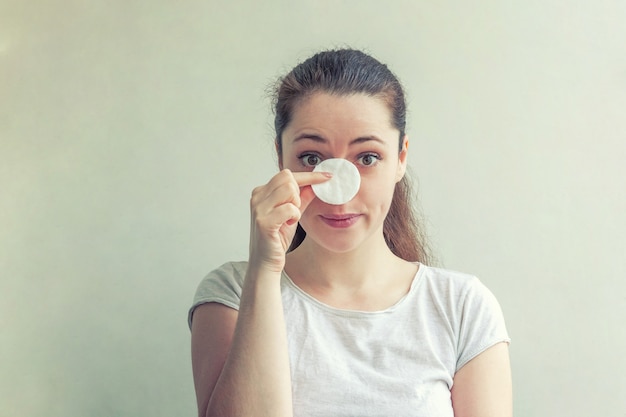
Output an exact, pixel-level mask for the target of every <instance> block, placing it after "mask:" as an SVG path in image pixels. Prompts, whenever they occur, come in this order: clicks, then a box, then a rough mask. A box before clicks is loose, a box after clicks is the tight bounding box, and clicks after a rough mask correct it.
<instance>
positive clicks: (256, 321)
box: [207, 267, 292, 417]
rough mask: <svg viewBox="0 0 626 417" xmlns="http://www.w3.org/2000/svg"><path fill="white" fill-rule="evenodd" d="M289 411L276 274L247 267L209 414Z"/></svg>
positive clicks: (286, 361) (274, 415) (286, 416)
mask: <svg viewBox="0 0 626 417" xmlns="http://www.w3.org/2000/svg"><path fill="white" fill-rule="evenodd" d="M253 415H254V416H272V417H283V416H284V417H289V416H291V415H292V403H291V377H290V370H289V355H288V350H287V336H286V331H285V320H284V315H283V307H282V300H281V294H280V277H279V276H276V273H263V272H260V271H259V270H255V269H254V268H253V267H251V268H249V270H248V275H247V276H246V281H245V283H244V287H243V292H242V296H241V304H240V308H239V315H238V318H237V326H236V330H235V334H234V338H233V342H232V345H231V348H230V352H229V354H228V358H227V360H226V363H225V364H224V368H223V370H222V373H221V375H220V377H219V379H218V381H217V384H216V386H215V389H214V390H213V394H212V395H211V399H210V401H209V406H208V410H207V416H211V417H212V416H221V417H227V416H238V417H243V416H253Z"/></svg>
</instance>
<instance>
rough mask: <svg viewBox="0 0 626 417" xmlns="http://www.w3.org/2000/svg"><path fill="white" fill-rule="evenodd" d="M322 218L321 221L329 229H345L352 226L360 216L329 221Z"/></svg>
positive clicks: (326, 218)
mask: <svg viewBox="0 0 626 417" xmlns="http://www.w3.org/2000/svg"><path fill="white" fill-rule="evenodd" d="M321 217H322V221H323V222H324V223H326V224H327V225H329V226H330V227H336V228H338V229H345V228H346V227H350V226H352V225H353V224H354V223H356V222H357V221H358V220H359V217H361V216H360V215H356V216H350V217H346V218H342V219H330V218H328V217H324V216H321Z"/></svg>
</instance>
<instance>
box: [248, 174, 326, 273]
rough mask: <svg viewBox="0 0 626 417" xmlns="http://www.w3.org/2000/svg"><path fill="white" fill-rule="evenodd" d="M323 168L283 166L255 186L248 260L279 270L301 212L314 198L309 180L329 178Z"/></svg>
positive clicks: (251, 205) (263, 266) (271, 269)
mask: <svg viewBox="0 0 626 417" xmlns="http://www.w3.org/2000/svg"><path fill="white" fill-rule="evenodd" d="M331 176H332V175H331V174H329V173H325V172H291V171H290V170H288V169H284V170H282V171H280V172H279V173H278V174H276V175H275V176H274V177H273V178H272V179H271V180H270V181H269V182H268V183H267V184H265V185H262V186H260V187H257V188H255V189H254V190H253V191H252V198H251V199H250V216H251V219H250V221H251V223H250V263H251V264H252V265H255V266H256V267H259V268H264V269H266V270H267V271H271V272H281V271H282V270H283V267H284V266H285V253H286V252H287V249H288V248H289V245H290V244H291V241H292V240H293V237H294V235H295V233H296V228H297V225H298V220H300V217H301V216H302V213H304V211H305V210H306V208H307V207H308V206H309V204H310V203H311V201H313V199H314V198H315V194H314V193H313V190H312V189H311V187H310V186H311V185H312V184H317V183H321V182H324V181H328V180H329V179H330V178H331Z"/></svg>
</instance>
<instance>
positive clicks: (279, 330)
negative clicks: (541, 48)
mask: <svg viewBox="0 0 626 417" xmlns="http://www.w3.org/2000/svg"><path fill="white" fill-rule="evenodd" d="M399 136H400V135H399V132H398V130H397V129H395V128H394V127H393V126H392V124H391V115H390V113H389V109H388V108H387V106H386V103H385V102H384V101H383V100H381V99H380V98H376V97H371V96H366V95H363V94H354V95H349V96H337V95H329V94H326V93H316V94H314V95H313V96H311V97H309V98H307V99H306V100H304V101H303V102H301V103H300V104H299V105H298V106H297V107H296V108H295V110H294V114H293V118H292V121H291V123H290V124H289V125H288V126H287V128H286V129H285V131H284V132H283V137H282V139H283V149H282V158H281V160H280V161H279V163H280V168H281V171H280V172H279V173H278V174H276V175H275V176H274V177H273V178H272V179H271V180H270V181H269V182H268V183H267V184H265V185H262V186H260V187H257V188H256V189H255V190H254V191H253V192H252V197H251V200H250V210H251V233H250V258H249V266H248V272H247V275H246V277H245V281H244V287H243V292H242V297H241V304H240V309H239V312H237V311H235V310H233V309H230V308H228V307H225V306H223V305H220V304H215V303H208V304H204V305H201V306H200V307H198V308H197V309H196V311H195V313H194V320H193V322H192V363H193V371H194V382H195V388H196V394H197V399H198V410H199V414H198V415H199V416H259V415H268V416H292V415H293V411H292V399H291V380H290V372H289V358H288V350H287V336H286V334H285V324H284V317H283V309H282V301H281V293H280V277H281V272H282V271H283V269H284V270H285V271H286V272H287V273H288V274H289V276H290V277H291V279H292V280H293V281H294V282H295V283H296V284H297V285H298V286H299V287H300V288H302V289H303V290H304V291H306V292H308V293H309V294H311V295H312V296H314V297H315V298H317V299H318V300H320V301H322V302H324V303H326V304H328V305H331V306H334V307H336V308H342V309H353V310H362V311H376V310H382V309H385V308H387V307H389V306H391V305H393V304H395V303H396V302H397V301H398V300H399V299H400V298H401V297H402V296H404V295H405V294H406V292H407V291H408V289H409V287H410V284H411V281H412V279H413V277H414V276H415V273H416V269H417V266H416V265H415V264H412V263H409V262H406V261H404V260H402V259H400V258H397V257H396V256H395V255H393V253H392V252H391V251H390V250H389V248H388V247H387V245H386V243H385V241H384V237H383V233H382V228H383V222H384V219H385V216H386V214H387V212H388V210H389V206H390V203H391V198H392V195H393V189H394V185H395V183H396V182H398V181H399V180H400V179H401V178H402V176H403V175H404V173H405V171H406V163H407V148H408V140H407V138H406V137H404V138H402V150H401V151H400V152H398V140H399ZM327 158H345V159H347V160H349V161H351V162H353V163H354V164H355V165H356V166H357V168H358V169H359V171H360V173H361V188H360V190H359V193H358V194H357V196H356V197H355V198H354V199H353V200H352V201H350V202H348V203H346V204H344V205H341V206H333V205H328V204H325V203H323V202H322V201H320V200H319V199H317V198H316V197H315V195H314V193H313V191H312V189H311V187H310V185H311V184H314V183H318V182H323V181H326V180H327V179H328V176H327V175H325V174H324V173H312V172H310V171H311V170H312V169H313V166H314V165H315V164H317V163H319V162H320V161H321V160H323V159H327ZM298 222H300V224H301V225H302V227H303V228H304V229H305V230H306V232H307V237H306V239H305V240H304V242H302V244H301V245H300V246H299V247H298V248H297V249H296V250H295V251H293V252H290V253H289V254H288V255H285V252H286V250H287V248H288V247H289V244H290V242H291V240H292V239H293V236H294V233H295V230H296V226H297V223H298ZM340 226H341V227H340ZM312 271H315V274H312V273H311V272H312ZM339 277H341V278H339ZM510 386H511V383H510V366H509V363H508V347H507V345H506V344H499V345H497V346H494V347H492V348H491V349H488V350H487V351H485V352H483V353H482V354H481V355H479V356H477V357H476V358H475V359H473V360H472V361H470V362H469V363H468V364H467V365H465V366H464V367H463V368H462V369H461V370H460V371H459V372H458V373H457V375H456V376H455V378H454V387H453V389H452V393H451V394H452V401H453V407H454V410H455V417H491V416H493V417H496V416H497V417H503V416H504V417H506V416H510V415H511V395H510V391H511V390H510Z"/></svg>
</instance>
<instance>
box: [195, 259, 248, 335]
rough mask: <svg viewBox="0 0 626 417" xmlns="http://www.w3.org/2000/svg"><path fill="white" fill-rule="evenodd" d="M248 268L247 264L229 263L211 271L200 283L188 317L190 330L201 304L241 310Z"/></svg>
mask: <svg viewBox="0 0 626 417" xmlns="http://www.w3.org/2000/svg"><path fill="white" fill-rule="evenodd" d="M246 268H247V263H246V262H228V263H225V264H224V265H222V266H220V267H219V268H217V269H215V270H213V271H211V272H210V273H209V274H208V275H207V276H206V277H204V279H203V280H202V281H200V284H199V285H198V289H197V290H196V294H195V296H194V298H193V304H192V305H191V308H190V309H189V313H188V316H187V322H188V324H189V328H191V321H192V319H193V312H194V310H195V309H196V308H197V307H198V306H199V305H201V304H205V303H220V304H223V305H225V306H227V307H230V308H233V309H235V310H239V300H240V299H241V290H242V288H243V280H244V277H245V274H246Z"/></svg>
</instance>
